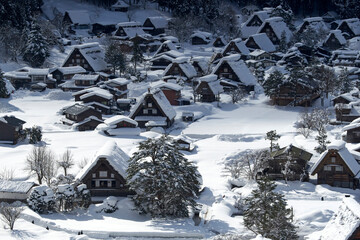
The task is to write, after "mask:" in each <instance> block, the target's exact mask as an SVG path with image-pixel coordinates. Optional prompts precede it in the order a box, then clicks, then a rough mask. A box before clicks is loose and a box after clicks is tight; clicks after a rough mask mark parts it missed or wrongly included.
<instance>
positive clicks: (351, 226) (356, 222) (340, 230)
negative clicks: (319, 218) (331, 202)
mask: <svg viewBox="0 0 360 240" xmlns="http://www.w3.org/2000/svg"><path fill="white" fill-rule="evenodd" d="M359 226H360V205H359V203H358V202H357V201H356V200H355V199H353V198H344V199H343V201H342V204H341V205H340V207H339V210H338V211H337V212H336V213H335V214H334V215H333V216H332V218H331V219H330V221H329V222H328V223H327V224H326V226H325V228H324V229H323V230H322V231H321V236H320V239H324V240H325V239H326V240H338V239H350V237H351V235H352V234H353V233H354V232H355V230H356V229H357V228H359Z"/></svg>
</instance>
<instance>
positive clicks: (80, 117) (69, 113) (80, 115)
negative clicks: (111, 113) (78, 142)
mask: <svg viewBox="0 0 360 240" xmlns="http://www.w3.org/2000/svg"><path fill="white" fill-rule="evenodd" d="M63 114H64V117H63V118H62V119H61V122H62V123H63V124H66V125H70V126H71V125H74V124H75V123H83V121H85V120H87V119H89V118H90V117H91V118H90V119H89V120H94V121H90V122H86V123H88V124H85V125H84V123H83V124H82V126H81V127H80V128H81V129H79V130H80V131H81V130H82V129H84V130H94V129H95V128H96V126H97V125H98V124H99V123H100V122H102V121H101V120H102V115H101V112H99V111H97V110H95V109H94V108H92V107H89V106H85V105H81V104H75V105H73V106H71V107H68V108H66V109H65V110H64V112H63ZM96 119H97V121H95V120H96ZM95 125H96V126H95Z"/></svg>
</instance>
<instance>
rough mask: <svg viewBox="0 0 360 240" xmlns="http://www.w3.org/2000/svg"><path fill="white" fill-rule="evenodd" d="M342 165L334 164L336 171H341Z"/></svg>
mask: <svg viewBox="0 0 360 240" xmlns="http://www.w3.org/2000/svg"><path fill="white" fill-rule="evenodd" d="M343 169H344V168H343V166H336V167H335V171H337V172H342V171H343Z"/></svg>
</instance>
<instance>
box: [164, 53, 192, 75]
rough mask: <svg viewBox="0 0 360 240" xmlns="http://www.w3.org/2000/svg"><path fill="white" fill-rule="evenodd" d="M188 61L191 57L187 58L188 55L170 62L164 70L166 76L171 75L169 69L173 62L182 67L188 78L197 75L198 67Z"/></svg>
mask: <svg viewBox="0 0 360 240" xmlns="http://www.w3.org/2000/svg"><path fill="white" fill-rule="evenodd" d="M188 61H189V58H187V57H179V58H176V59H174V60H173V63H172V64H169V65H168V66H167V67H166V69H165V70H164V76H167V75H171V74H168V71H169V70H170V69H171V67H172V66H173V64H178V66H179V67H180V69H181V70H182V71H183V73H184V74H185V76H186V77H187V78H188V79H190V78H193V77H195V76H196V75H197V73H196V69H195V68H194V66H193V65H192V64H191V63H190V62H188Z"/></svg>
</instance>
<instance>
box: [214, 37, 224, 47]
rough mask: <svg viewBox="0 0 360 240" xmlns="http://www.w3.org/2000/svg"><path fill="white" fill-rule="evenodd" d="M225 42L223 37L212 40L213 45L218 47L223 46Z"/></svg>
mask: <svg viewBox="0 0 360 240" xmlns="http://www.w3.org/2000/svg"><path fill="white" fill-rule="evenodd" d="M226 44H227V42H226V41H225V39H224V38H223V37H217V38H216V39H215V40H214V42H213V44H212V45H213V46H214V47H218V48H221V47H224V46H225V45H226Z"/></svg>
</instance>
